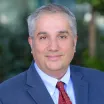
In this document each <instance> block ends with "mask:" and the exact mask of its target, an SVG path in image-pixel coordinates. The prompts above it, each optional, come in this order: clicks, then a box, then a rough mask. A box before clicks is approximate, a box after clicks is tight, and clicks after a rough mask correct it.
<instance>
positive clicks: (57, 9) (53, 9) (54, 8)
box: [27, 4, 77, 37]
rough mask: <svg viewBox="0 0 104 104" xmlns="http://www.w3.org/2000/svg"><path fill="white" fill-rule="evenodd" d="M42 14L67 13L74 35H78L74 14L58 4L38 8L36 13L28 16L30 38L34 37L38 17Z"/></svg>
mask: <svg viewBox="0 0 104 104" xmlns="http://www.w3.org/2000/svg"><path fill="white" fill-rule="evenodd" d="M42 13H44V14H45V13H65V14H67V15H68V17H69V23H70V28H71V30H72V34H73V35H77V26H76V25H77V23H76V18H75V16H74V14H73V13H72V12H71V11H70V10H69V9H68V8H66V7H64V6H61V5H58V4H48V5H45V6H42V7H40V8H38V9H37V10H36V11H35V12H33V13H32V14H31V15H30V16H28V19H27V23H28V31H29V36H30V37H33V36H34V31H35V23H36V19H37V18H38V16H39V15H40V14H42Z"/></svg>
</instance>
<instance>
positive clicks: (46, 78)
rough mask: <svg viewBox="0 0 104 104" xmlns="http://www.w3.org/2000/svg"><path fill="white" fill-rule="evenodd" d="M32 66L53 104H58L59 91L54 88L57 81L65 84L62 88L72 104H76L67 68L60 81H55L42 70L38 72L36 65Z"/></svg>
mask: <svg viewBox="0 0 104 104" xmlns="http://www.w3.org/2000/svg"><path fill="white" fill-rule="evenodd" d="M34 66H35V68H36V71H37V72H38V74H39V75H40V77H41V79H42V80H43V82H44V84H45V86H46V88H47V90H48V92H49V94H50V96H51V97H52V99H53V101H54V103H55V104H58V98H59V91H58V89H57V88H56V84H57V82H58V81H62V82H64V83H65V86H64V87H65V90H66V92H67V94H68V96H69V97H70V100H71V102H72V104H76V101H75V94H74V88H73V83H72V80H71V78H70V67H68V70H67V72H66V74H65V75H64V76H63V77H62V78H61V79H60V80H57V79H56V78H53V77H51V76H49V75H47V74H46V73H44V72H43V71H42V70H40V69H39V67H38V66H37V64H36V63H35V64H34Z"/></svg>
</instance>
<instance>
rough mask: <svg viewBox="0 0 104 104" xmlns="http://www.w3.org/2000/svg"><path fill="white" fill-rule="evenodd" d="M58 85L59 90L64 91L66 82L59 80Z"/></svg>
mask: <svg viewBox="0 0 104 104" xmlns="http://www.w3.org/2000/svg"><path fill="white" fill-rule="evenodd" d="M56 87H57V88H58V89H59V91H62V90H64V83H63V82H61V81H60V82H57V85H56Z"/></svg>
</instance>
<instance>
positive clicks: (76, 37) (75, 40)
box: [74, 35, 78, 52]
mask: <svg viewBox="0 0 104 104" xmlns="http://www.w3.org/2000/svg"><path fill="white" fill-rule="evenodd" d="M77 40H78V36H77V35H76V36H75V37H74V50H75V52H76V45H77Z"/></svg>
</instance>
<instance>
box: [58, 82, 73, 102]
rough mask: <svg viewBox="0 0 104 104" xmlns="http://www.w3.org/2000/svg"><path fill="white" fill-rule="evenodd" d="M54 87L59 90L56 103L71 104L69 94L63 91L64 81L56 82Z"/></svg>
mask: <svg viewBox="0 0 104 104" xmlns="http://www.w3.org/2000/svg"><path fill="white" fill-rule="evenodd" d="M56 87H57V88H58V90H59V101H58V104H72V103H71V101H70V98H69V96H68V95H67V93H66V92H65V89H64V83H63V82H61V81H60V82H57V85H56Z"/></svg>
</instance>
